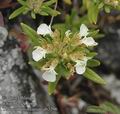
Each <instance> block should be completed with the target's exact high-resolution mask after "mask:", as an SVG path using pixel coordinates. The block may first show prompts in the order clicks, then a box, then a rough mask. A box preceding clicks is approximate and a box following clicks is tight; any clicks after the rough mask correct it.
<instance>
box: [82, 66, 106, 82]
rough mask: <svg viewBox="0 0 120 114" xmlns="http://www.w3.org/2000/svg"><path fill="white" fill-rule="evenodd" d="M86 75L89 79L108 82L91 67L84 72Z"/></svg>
mask: <svg viewBox="0 0 120 114" xmlns="http://www.w3.org/2000/svg"><path fill="white" fill-rule="evenodd" d="M83 76H84V77H86V78H87V79H89V80H92V81H94V82H96V83H98V84H106V81H105V80H103V79H102V78H101V77H100V76H99V75H98V74H96V73H95V72H94V71H93V70H91V69H90V68H87V69H86V71H85V73H84V74H83Z"/></svg>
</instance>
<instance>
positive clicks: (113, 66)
mask: <svg viewBox="0 0 120 114" xmlns="http://www.w3.org/2000/svg"><path fill="white" fill-rule="evenodd" d="M119 23H120V22H116V23H113V24H109V25H106V26H104V28H103V30H104V32H105V34H106V35H105V37H104V38H102V39H100V40H98V41H99V45H98V46H97V52H98V56H97V58H98V59H99V60H100V61H101V62H102V63H103V67H104V68H102V70H103V72H104V70H105V69H107V70H108V72H109V73H111V72H113V73H116V74H119V73H120V24H119Z"/></svg>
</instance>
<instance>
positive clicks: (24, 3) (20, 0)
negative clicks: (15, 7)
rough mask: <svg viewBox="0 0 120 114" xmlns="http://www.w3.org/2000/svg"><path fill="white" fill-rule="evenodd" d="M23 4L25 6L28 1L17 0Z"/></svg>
mask: <svg viewBox="0 0 120 114" xmlns="http://www.w3.org/2000/svg"><path fill="white" fill-rule="evenodd" d="M17 1H18V2H19V3H20V4H21V5H23V6H25V5H26V2H25V1H24V0H17Z"/></svg>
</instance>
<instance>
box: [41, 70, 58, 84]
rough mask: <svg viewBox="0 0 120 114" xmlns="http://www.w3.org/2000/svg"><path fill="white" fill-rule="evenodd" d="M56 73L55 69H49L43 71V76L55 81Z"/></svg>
mask: <svg viewBox="0 0 120 114" xmlns="http://www.w3.org/2000/svg"><path fill="white" fill-rule="evenodd" d="M56 74H57V73H56V72H55V70H47V71H45V72H44V73H43V75H42V77H43V79H44V80H46V81H48V82H55V80H56Z"/></svg>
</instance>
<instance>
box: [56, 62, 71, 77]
mask: <svg viewBox="0 0 120 114" xmlns="http://www.w3.org/2000/svg"><path fill="white" fill-rule="evenodd" d="M55 70H56V72H57V73H58V75H60V76H64V77H66V76H68V75H69V70H68V69H67V68H66V66H65V65H64V63H62V62H61V63H59V64H58V65H57V67H56V69H55Z"/></svg>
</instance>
